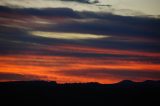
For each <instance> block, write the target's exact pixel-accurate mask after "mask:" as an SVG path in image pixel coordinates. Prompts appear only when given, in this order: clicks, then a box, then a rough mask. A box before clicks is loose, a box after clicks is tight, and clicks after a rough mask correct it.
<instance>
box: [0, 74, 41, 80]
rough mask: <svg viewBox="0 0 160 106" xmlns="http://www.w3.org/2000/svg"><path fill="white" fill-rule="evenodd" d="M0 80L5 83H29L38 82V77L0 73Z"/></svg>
mask: <svg viewBox="0 0 160 106" xmlns="http://www.w3.org/2000/svg"><path fill="white" fill-rule="evenodd" d="M0 80H2V81H3V80H4V81H5V80H6V81H10V80H11V81H29V80H40V78H39V77H37V76H34V75H22V74H14V73H5V72H4V73H1V72H0Z"/></svg>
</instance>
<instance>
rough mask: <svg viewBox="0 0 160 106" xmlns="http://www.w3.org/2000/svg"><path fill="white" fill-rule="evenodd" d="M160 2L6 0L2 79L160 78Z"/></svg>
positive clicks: (0, 13)
mask: <svg viewBox="0 0 160 106" xmlns="http://www.w3.org/2000/svg"><path fill="white" fill-rule="evenodd" d="M159 5H160V0H0V82H2V81H24V80H25V81H29V80H47V81H57V82H58V83H73V82H99V83H115V82H119V81H121V80H133V81H144V80H160V43H159V42H160V8H159Z"/></svg>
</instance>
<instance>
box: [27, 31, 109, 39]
mask: <svg viewBox="0 0 160 106" xmlns="http://www.w3.org/2000/svg"><path fill="white" fill-rule="evenodd" d="M29 33H30V34H32V35H34V36H41V37H47V38H56V39H68V40H78V39H102V38H108V37H109V36H106V35H105V36H104V35H94V34H80V33H63V32H44V31H31V32H29Z"/></svg>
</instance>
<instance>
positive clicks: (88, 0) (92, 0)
mask: <svg viewBox="0 0 160 106" xmlns="http://www.w3.org/2000/svg"><path fill="white" fill-rule="evenodd" d="M60 1H66V2H70V1H72V2H80V3H88V4H95V3H99V1H98V0H60Z"/></svg>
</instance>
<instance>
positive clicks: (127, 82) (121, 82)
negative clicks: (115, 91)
mask: <svg viewBox="0 0 160 106" xmlns="http://www.w3.org/2000/svg"><path fill="white" fill-rule="evenodd" d="M134 83H136V82H133V81H131V80H122V81H120V82H118V84H134Z"/></svg>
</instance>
